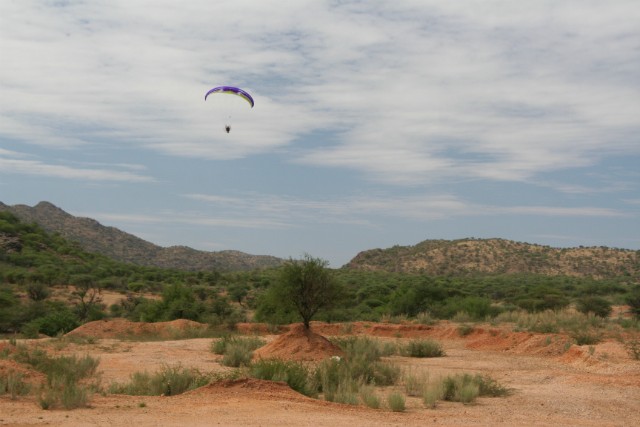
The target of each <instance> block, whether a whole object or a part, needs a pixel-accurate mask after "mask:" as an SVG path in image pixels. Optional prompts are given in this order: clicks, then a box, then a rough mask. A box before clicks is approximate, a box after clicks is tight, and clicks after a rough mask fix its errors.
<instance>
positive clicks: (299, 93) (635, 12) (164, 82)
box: [0, 0, 640, 268]
mask: <svg viewBox="0 0 640 427" xmlns="http://www.w3.org/2000/svg"><path fill="white" fill-rule="evenodd" d="M0 64H1V65H0V201H1V202H3V203H5V204H8V205H15V204H26V205H29V206H33V205H35V204H37V203H38V202H40V201H48V202H51V203H53V204H54V205H56V206H58V207H60V208H61V209H63V210H65V211H67V212H69V213H70V214H72V215H76V216H83V217H90V218H94V219H96V220H97V221H99V222H100V223H102V224H103V225H106V226H113V227H117V228H119V229H121V230H123V231H126V232H128V233H131V234H133V235H136V236H138V237H140V238H143V239H145V240H147V241H150V242H152V243H155V244H157V245H161V246H173V245H185V246H189V247H192V248H194V249H199V250H206V251H220V250H239V251H243V252H246V253H249V254H254V255H273V256H277V257H282V258H294V259H297V258H301V257H303V256H305V255H306V254H308V255H311V256H313V257H317V258H321V259H324V260H326V261H328V262H329V264H330V266H331V267H335V268H338V267H341V266H342V265H344V264H346V263H347V262H349V260H351V259H352V258H353V257H355V256H356V255H357V254H358V253H359V252H360V251H364V250H369V249H374V248H388V247H392V246H394V245H414V244H416V243H419V242H421V241H423V240H427V239H461V238H468V237H475V238H504V239H510V240H516V241H521V242H528V243H535V244H542V245H550V246H554V247H575V246H609V247H616V248H628V249H640V3H639V2H638V1H637V0H609V1H606V2H604V1H600V0H537V1H528V2H525V1H513V0H505V1H494V0H484V1H472V0H457V1H444V0H437V1H436V0H389V1H385V0H380V1H369V0H367V1H358V0H355V1H349V0H335V1H323V0H296V1H291V2H284V1H274V0H261V1H255V0H228V1H227V0H217V1H211V0H189V1H187V2H177V1H169V0H153V1H151V0H148V1H147V0H67V1H65V0H1V1H0ZM220 85H231V86H236V87H240V88H242V89H244V90H246V91H248V92H249V93H250V94H251V95H252V96H253V98H254V100H255V107H254V108H251V107H250V106H249V104H248V103H246V102H244V101H243V100H242V99H241V98H238V97H235V96H233V95H226V94H214V95H212V96H209V98H208V99H207V100H206V101H205V99H204V95H205V93H206V92H207V91H208V90H209V89H211V88H213V87H216V86H220ZM238 101H239V102H238ZM226 124H230V125H231V127H232V129H231V132H230V133H228V134H227V133H226V132H225V130H224V126H225V125H226Z"/></svg>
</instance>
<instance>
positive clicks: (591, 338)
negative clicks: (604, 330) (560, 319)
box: [570, 330, 602, 345]
mask: <svg viewBox="0 0 640 427" xmlns="http://www.w3.org/2000/svg"><path fill="white" fill-rule="evenodd" d="M570 334H571V338H573V339H574V340H575V341H576V344H578V345H593V344H597V343H599V342H600V341H602V335H601V334H599V333H597V332H594V331H590V330H574V331H572V332H571V333H570Z"/></svg>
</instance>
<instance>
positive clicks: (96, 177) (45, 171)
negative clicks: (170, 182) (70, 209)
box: [0, 149, 155, 182]
mask: <svg viewBox="0 0 640 427" xmlns="http://www.w3.org/2000/svg"><path fill="white" fill-rule="evenodd" d="M21 157H25V155H23V154H20V153H16V152H12V151H9V150H3V149H0V174H6V173H10V174H21V175H37V176H43V177H50V178H62V179H72V180H88V181H120V182H153V181H155V180H154V179H153V178H152V177H149V176H145V175H140V174H137V173H132V172H128V171H123V170H119V169H117V165H116V166H113V167H112V169H105V168H92V167H84V168H82V167H71V166H68V165H64V164H53V163H45V162H43V161H41V160H33V159H24V158H21Z"/></svg>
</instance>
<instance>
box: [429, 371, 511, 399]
mask: <svg viewBox="0 0 640 427" xmlns="http://www.w3.org/2000/svg"><path fill="white" fill-rule="evenodd" d="M441 387H442V400H447V401H451V402H462V403H464V404H469V403H473V402H475V400H476V398H477V397H479V396H488V397H501V396H507V395H508V394H510V392H511V391H510V390H509V389H508V388H506V387H504V386H502V385H500V384H498V383H497V382H496V381H495V380H494V379H492V378H490V377H488V376H483V375H480V374H477V375H471V374H458V375H454V376H447V377H446V378H444V379H443V380H442V386H441Z"/></svg>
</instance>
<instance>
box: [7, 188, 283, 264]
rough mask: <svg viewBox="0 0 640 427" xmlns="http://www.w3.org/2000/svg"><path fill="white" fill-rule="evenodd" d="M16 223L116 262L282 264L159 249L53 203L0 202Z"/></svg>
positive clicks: (233, 254) (237, 254) (240, 255)
mask: <svg viewBox="0 0 640 427" xmlns="http://www.w3.org/2000/svg"><path fill="white" fill-rule="evenodd" d="M0 211H8V212H11V213H13V214H14V215H16V216H17V217H18V218H20V220H22V221H26V222H35V223H37V224H38V225H40V226H41V227H42V228H44V229H45V230H46V231H48V232H52V233H58V234H60V235H61V236H62V237H64V238H67V239H69V240H71V241H74V242H76V243H78V244H80V245H81V246H82V247H83V248H85V249H86V250H87V251H89V252H96V253H101V254H103V255H106V256H109V257H111V258H113V259H116V260H118V261H123V262H128V263H132V264H138V265H144V266H153V267H161V268H177V269H184V270H194V271H195V270H221V271H238V270H252V269H256V268H268V267H276V266H279V265H281V264H282V263H283V262H284V260H283V259H281V258H277V257H274V256H270V255H251V254H247V253H244V252H241V251H236V250H224V251H217V252H208V251H200V250H197V249H193V248H190V247H187V246H169V247H162V246H158V245H155V244H153V243H150V242H147V241H146V240H144V239H141V238H139V237H136V236H134V235H133V234H130V233H127V232H125V231H122V230H120V229H118V228H115V227H111V226H105V225H102V224H100V223H99V222H98V221H96V220H95V219H92V218H86V217H76V216H73V215H71V214H69V213H67V212H65V211H64V210H63V209H61V208H59V207H57V206H55V205H54V204H53V203H50V202H46V201H42V202H39V203H38V204H36V205H35V206H33V207H30V206H28V205H22V204H18V205H13V206H9V205H6V204H4V203H2V202H0Z"/></svg>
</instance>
